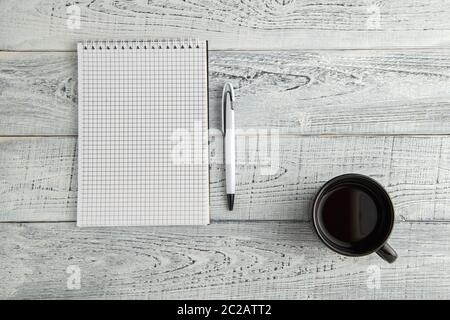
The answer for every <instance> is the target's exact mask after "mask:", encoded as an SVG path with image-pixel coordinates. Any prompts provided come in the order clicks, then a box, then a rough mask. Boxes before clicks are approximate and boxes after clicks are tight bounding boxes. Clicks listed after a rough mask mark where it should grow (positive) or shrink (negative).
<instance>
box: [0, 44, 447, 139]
mask: <svg viewBox="0 0 450 320" xmlns="http://www.w3.org/2000/svg"><path fill="white" fill-rule="evenodd" d="M225 81H230V82H232V83H233V84H234V85H235V87H236V88H237V90H236V94H237V106H236V108H237V110H238V114H237V126H238V127H240V128H278V129H280V130H282V131H283V132H289V133H302V134H323V133H335V134H448V133H450V102H449V101H450V91H449V87H450V51H449V50H421V51H389V50H387V51H326V52H325V51H317V52H313V51H288V52H222V51H220V52H211V54H210V126H211V127H212V128H218V127H219V126H220V111H219V110H220V99H221V93H222V86H223V83H224V82H225ZM76 83H77V81H76V59H75V54H74V53H63V52H58V53H42V52H40V53H34V52H32V53H30V52H24V53H17V52H14V53H7V52H3V53H0V84H1V86H0V119H1V120H0V121H1V122H0V123H1V126H0V135H73V134H76V132H77V122H76V119H77V117H76V112H77V85H76Z"/></svg>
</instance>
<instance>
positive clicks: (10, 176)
mask: <svg viewBox="0 0 450 320" xmlns="http://www.w3.org/2000/svg"><path fill="white" fill-rule="evenodd" d="M265 138H267V137H265V136H262V135H260V136H259V137H257V139H256V140H255V139H254V138H251V139H248V141H247V143H245V142H246V141H245V139H242V138H239V139H238V153H237V154H238V160H237V161H238V166H237V198H236V204H235V210H234V211H233V212H229V211H227V209H226V204H225V191H224V171H223V165H222V145H221V141H222V139H221V138H219V137H218V136H212V137H211V144H210V152H211V155H210V159H211V166H210V179H211V180H210V192H211V195H210V199H211V201H210V203H211V214H212V218H213V219H214V220H290V219H295V220H302V221H304V220H309V212H310V204H311V199H312V197H313V195H314V194H315V192H316V191H317V190H318V188H319V187H320V186H321V185H322V184H323V183H325V182H326V181H327V180H329V179H331V178H332V177H334V176H337V175H339V174H344V173H350V172H356V173H362V174H366V175H369V176H372V177H374V178H375V179H376V180H378V181H379V182H380V183H382V184H383V185H384V186H385V187H386V188H387V190H388V192H389V193H390V195H391V197H392V199H393V202H394V206H395V209H396V216H397V219H398V220H421V221H430V220H449V218H450V215H449V208H450V197H449V191H450V137H449V136H428V137H410V136H406V137H402V136H389V137H388V136H370V137H369V136H363V137H358V136H292V135H288V136H279V139H277V137H276V135H275V134H274V135H272V136H270V139H273V140H269V142H270V143H269V146H271V147H270V148H266V147H265V144H264V142H265V141H268V139H266V140H264V139H265ZM76 161H77V160H76V139H75V138H71V137H60V138H57V137H47V138H3V139H2V140H1V142H0V162H1V163H2V167H1V169H0V178H1V184H0V195H1V198H0V200H1V203H2V206H1V209H0V221H75V219H76V196H77V193H76V192H77V165H76Z"/></svg>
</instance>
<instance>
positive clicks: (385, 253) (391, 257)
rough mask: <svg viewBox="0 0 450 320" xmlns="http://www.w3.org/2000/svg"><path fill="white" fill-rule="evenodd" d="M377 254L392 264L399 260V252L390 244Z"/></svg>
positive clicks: (385, 245)
mask: <svg viewBox="0 0 450 320" xmlns="http://www.w3.org/2000/svg"><path fill="white" fill-rule="evenodd" d="M377 254H378V255H379V256H380V257H381V258H382V259H383V260H385V261H387V262H389V263H392V262H394V261H395V260H396V259H397V257H398V256H397V252H395V250H394V249H393V248H392V247H391V246H390V245H389V244H388V243H385V244H384V245H383V246H382V247H381V248H380V249H378V251H377Z"/></svg>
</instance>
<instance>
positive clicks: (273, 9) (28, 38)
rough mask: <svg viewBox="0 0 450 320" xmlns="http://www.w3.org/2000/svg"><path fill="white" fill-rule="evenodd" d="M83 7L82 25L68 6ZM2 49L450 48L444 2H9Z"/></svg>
mask: <svg viewBox="0 0 450 320" xmlns="http://www.w3.org/2000/svg"><path fill="white" fill-rule="evenodd" d="M74 4H75V5H77V6H78V8H79V10H78V11H79V19H77V20H79V26H78V27H75V28H74V26H75V24H74V23H73V21H75V20H70V19H71V15H73V13H76V12H75V11H72V12H71V11H70V9H68V8H69V6H71V5H74ZM0 11H1V12H2V20H1V21H0V49H3V50H74V49H75V42H76V41H77V40H84V39H90V40H98V39H131V40H134V39H142V38H145V39H147V38H154V37H158V38H162V37H201V38H205V39H209V40H211V42H210V43H211V46H210V47H211V48H212V49H271V50H273V49H304V48H306V49H313V48H314V49H324V48H326V49H329V48H364V49H367V48H387V47H390V48H399V47H426V46H427V47H429V46H440V47H443V46H449V44H450V41H449V35H450V22H449V21H450V7H449V6H448V3H447V2H446V0H416V1H414V2H411V1H409V0H397V1H395V2H391V1H383V0H373V1H372V0H338V1H318V0H287V1H283V0H259V1H247V0H246V1H221V0H202V1H184V0H172V1H140V0H132V1H126V0H117V1H107V0H81V1H77V2H73V1H69V0H62V1H56V2H55V1H51V0H30V1H15V0H3V1H2V2H1V3H0Z"/></svg>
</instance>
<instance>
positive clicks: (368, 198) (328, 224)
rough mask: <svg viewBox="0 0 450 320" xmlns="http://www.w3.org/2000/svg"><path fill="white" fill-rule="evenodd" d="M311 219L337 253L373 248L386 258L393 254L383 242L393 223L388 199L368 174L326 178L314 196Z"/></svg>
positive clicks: (354, 253)
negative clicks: (327, 179) (325, 181)
mask: <svg viewBox="0 0 450 320" xmlns="http://www.w3.org/2000/svg"><path fill="white" fill-rule="evenodd" d="M313 222H314V226H315V229H316V231H317V233H318V235H319V237H320V238H321V239H322V241H323V242H324V243H325V244H326V245H327V246H328V247H330V248H331V249H333V250H334V251H336V252H338V253H341V254H344V255H349V256H362V255H366V254H370V253H372V252H377V253H378V254H379V255H380V256H381V257H382V258H383V259H385V260H386V261H388V262H393V261H395V259H396V258H397V254H396V253H395V251H394V250H393V249H392V248H391V247H390V246H389V245H388V244H387V239H388V237H389V235H390V233H391V231H392V228H393V224H394V209H393V206H392V202H391V200H390V198H389V195H388V194H387V192H386V191H385V190H384V188H383V187H382V186H381V185H380V184H378V182H376V181H375V180H373V179H371V178H369V177H366V176H362V175H357V174H347V175H343V176H339V177H336V178H334V179H332V180H330V181H328V182H327V183H326V184H325V185H324V186H323V187H322V188H321V189H320V191H319V192H318V194H317V195H316V198H315V200H314V205H313Z"/></svg>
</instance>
